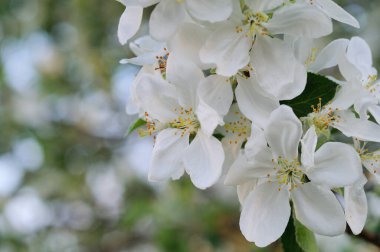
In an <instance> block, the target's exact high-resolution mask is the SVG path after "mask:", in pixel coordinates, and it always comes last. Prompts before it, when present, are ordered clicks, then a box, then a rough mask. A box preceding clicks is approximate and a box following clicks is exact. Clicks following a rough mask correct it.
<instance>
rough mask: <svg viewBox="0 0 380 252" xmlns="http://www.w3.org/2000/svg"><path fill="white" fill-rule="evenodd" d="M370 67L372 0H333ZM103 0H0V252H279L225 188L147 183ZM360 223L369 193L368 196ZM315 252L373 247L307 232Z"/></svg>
mask: <svg viewBox="0 0 380 252" xmlns="http://www.w3.org/2000/svg"><path fill="white" fill-rule="evenodd" d="M339 2H340V3H341V4H342V5H343V6H344V7H345V8H346V9H347V10H349V11H350V12H351V13H352V14H353V15H354V16H355V17H357V18H358V20H359V21H360V23H361V25H362V29H361V30H356V29H353V28H350V27H347V26H343V25H340V24H335V29H336V32H335V33H334V34H333V35H332V37H330V38H328V39H332V38H336V37H351V36H353V35H360V36H363V37H364V38H365V39H366V40H367V41H368V42H369V44H370V45H371V48H372V50H373V52H374V58H375V66H379V63H380V32H379V28H378V27H379V24H380V1H368V0H360V1H359V0H357V1H348V0H347V1H339ZM122 12H123V6H122V5H121V4H120V3H118V2H116V1H114V0H0V252H8V251H17V252H18V251H36V252H44V251H46V252H48V251H51V252H61V251H91V252H92V251H107V252H108V251H136V252H137V251H138V252H140V251H141V252H151V251H152V252H153V251H154V252H155V251H157V252H159V251H165V252H166V251H170V252H171V251H173V252H185V251H197V252H209V251H210V252H211V251H220V252H222V251H223V252H224V251H225V252H232V251H237V252H240V251H241V252H245V251H281V245H280V244H278V243H275V244H273V245H272V246H270V247H268V248H266V249H258V248H255V247H254V245H252V244H250V243H249V242H247V241H246V240H245V239H244V237H243V236H242V234H241V233H240V230H239V225H238V222H239V215H240V213H239V211H240V210H239V203H238V201H237V197H236V195H235V191H234V189H233V188H229V187H224V186H222V185H216V186H215V187H214V188H213V189H209V190H206V191H199V190H197V189H195V188H194V187H193V186H192V185H191V183H190V182H189V180H188V179H187V178H186V177H185V178H183V179H182V180H180V181H176V182H168V183H163V184H159V183H149V182H147V179H146V173H147V169H148V165H149V159H150V152H151V149H152V144H153V143H152V139H148V138H145V139H142V138H139V137H138V136H137V135H135V134H133V135H131V136H129V137H128V138H126V137H125V133H126V132H127V129H128V126H129V125H130V123H131V122H132V121H133V120H134V118H133V117H130V116H128V115H126V114H125V104H126V101H127V99H128V96H129V85H130V83H131V81H132V79H133V77H134V75H135V74H136V72H137V71H138V68H137V67H135V66H131V65H120V64H119V63H118V62H119V60H120V59H122V58H124V57H130V56H132V55H131V54H130V51H129V50H128V47H127V46H124V47H123V46H121V45H119V43H118V42H117V37H116V29H117V24H118V20H119V17H120V15H121V13H122ZM369 203H370V216H369V221H368V223H369V228H370V229H371V230H379V231H380V223H379V220H380V199H378V198H377V196H375V195H372V194H370V195H369ZM318 240H319V242H320V246H321V250H322V251H376V248H374V247H372V246H371V245H368V244H366V243H365V242H362V241H361V240H360V239H354V240H352V239H350V238H349V237H348V236H346V235H343V236H341V237H337V238H324V237H318Z"/></svg>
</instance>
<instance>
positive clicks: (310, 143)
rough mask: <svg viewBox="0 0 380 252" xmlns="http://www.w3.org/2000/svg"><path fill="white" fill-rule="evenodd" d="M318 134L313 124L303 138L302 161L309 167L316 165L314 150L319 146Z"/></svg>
mask: <svg viewBox="0 0 380 252" xmlns="http://www.w3.org/2000/svg"><path fill="white" fill-rule="evenodd" d="M317 142H318V136H317V133H316V132H315V127H314V126H312V127H311V128H310V129H309V130H308V131H307V132H306V134H305V135H304V136H303V138H302V140H301V144H302V154H301V163H302V165H303V166H305V167H307V168H309V167H312V166H314V152H315V148H317Z"/></svg>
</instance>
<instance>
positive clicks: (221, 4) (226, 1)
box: [185, 0, 232, 22]
mask: <svg viewBox="0 0 380 252" xmlns="http://www.w3.org/2000/svg"><path fill="white" fill-rule="evenodd" d="M185 4H186V7H187V10H188V11H189V13H190V15H191V16H193V17H195V18H196V19H199V20H205V21H210V22H219V21H223V20H226V19H227V18H228V17H229V16H230V15H231V13H232V1H231V0H186V1H185Z"/></svg>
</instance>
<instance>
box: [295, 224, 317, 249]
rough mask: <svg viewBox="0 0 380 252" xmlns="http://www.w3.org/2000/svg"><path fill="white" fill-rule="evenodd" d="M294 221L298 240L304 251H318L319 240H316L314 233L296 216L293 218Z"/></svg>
mask: <svg viewBox="0 0 380 252" xmlns="http://www.w3.org/2000/svg"><path fill="white" fill-rule="evenodd" d="M293 223H294V227H295V231H296V241H297V243H298V245H299V246H300V247H301V248H302V249H303V251H305V252H318V246H317V241H316V240H315V235H314V233H313V232H311V231H310V230H309V229H307V228H306V227H305V226H304V225H302V224H301V223H300V222H299V221H298V220H297V219H295V218H294V219H293Z"/></svg>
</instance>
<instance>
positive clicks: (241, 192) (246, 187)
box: [236, 179, 257, 205]
mask: <svg viewBox="0 0 380 252" xmlns="http://www.w3.org/2000/svg"><path fill="white" fill-rule="evenodd" d="M256 186H257V179H253V180H252V181H249V182H246V183H244V184H242V185H238V186H237V187H236V191H237V195H238V198H239V202H240V204H242V205H243V204H244V201H245V199H246V198H247V197H248V195H249V194H250V193H251V192H252V191H253V190H254V189H255V188H256Z"/></svg>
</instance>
